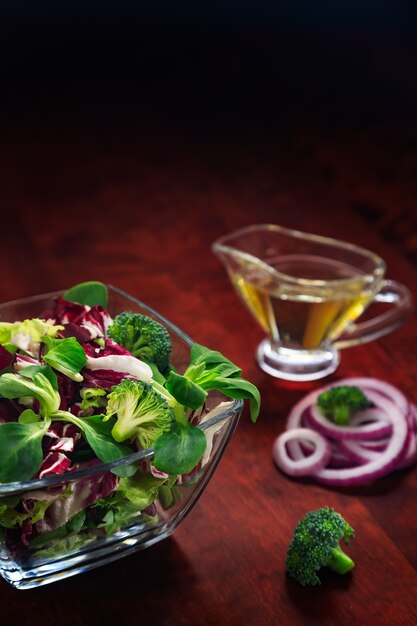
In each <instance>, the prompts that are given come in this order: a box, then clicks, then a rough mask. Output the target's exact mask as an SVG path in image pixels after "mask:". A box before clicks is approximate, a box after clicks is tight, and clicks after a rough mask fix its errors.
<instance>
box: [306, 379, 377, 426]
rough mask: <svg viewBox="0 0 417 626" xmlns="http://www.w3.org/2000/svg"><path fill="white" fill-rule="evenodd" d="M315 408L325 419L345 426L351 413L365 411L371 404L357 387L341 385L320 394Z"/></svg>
mask: <svg viewBox="0 0 417 626" xmlns="http://www.w3.org/2000/svg"><path fill="white" fill-rule="evenodd" d="M317 406H318V407H319V409H320V410H321V412H322V413H323V415H324V416H325V417H328V418H330V419H332V420H333V421H334V422H335V423H336V424H339V425H340V426H346V424H348V423H349V419H350V417H351V415H353V413H355V412H356V411H362V410H363V409H367V408H368V407H370V406H372V403H371V402H369V400H368V398H367V397H366V396H365V394H364V393H363V391H361V389H359V388H358V387H353V386H352V387H351V386H349V385H341V386H339V387H332V388H331V389H328V390H327V391H324V392H323V393H321V394H320V395H319V397H318V398H317Z"/></svg>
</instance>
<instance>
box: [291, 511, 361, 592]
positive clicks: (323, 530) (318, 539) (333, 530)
mask: <svg viewBox="0 0 417 626" xmlns="http://www.w3.org/2000/svg"><path fill="white" fill-rule="evenodd" d="M353 536H354V530H353V528H352V527H351V526H349V524H348V523H347V522H346V521H345V520H344V519H343V517H342V516H341V515H340V513H336V511H335V510H334V509H332V508H329V507H327V506H325V507H322V508H321V509H318V510H317V511H310V512H309V513H307V514H306V515H305V516H304V517H303V519H301V520H300V521H299V522H298V524H297V526H296V528H295V530H294V534H293V537H292V539H291V541H290V544H289V547H288V552H287V559H286V566H287V572H288V574H289V576H291V577H292V578H295V580H296V581H297V582H299V583H300V584H301V585H320V584H321V581H320V578H319V577H318V576H317V572H318V571H319V570H320V569H321V568H322V567H329V568H330V569H331V570H333V571H334V572H337V573H338V574H346V572H349V571H350V570H351V569H352V568H353V567H354V566H355V564H354V562H353V561H352V559H351V558H350V557H349V556H347V554H345V553H344V552H343V550H342V549H341V547H340V545H339V544H340V541H342V540H343V541H345V542H346V543H348V542H349V539H350V538H351V537H353Z"/></svg>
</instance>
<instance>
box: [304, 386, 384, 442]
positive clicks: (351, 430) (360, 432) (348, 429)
mask: <svg viewBox="0 0 417 626" xmlns="http://www.w3.org/2000/svg"><path fill="white" fill-rule="evenodd" d="M369 395H371V394H369ZM369 395H368V397H369ZM392 406H395V405H394V404H393V405H392ZM383 415H384V414H383V412H382V411H381V409H380V408H379V409H377V410H375V409H371V408H370V409H366V410H365V411H361V412H360V416H359V420H358V422H359V424H358V425H354V426H340V425H339V424H335V423H334V422H332V421H331V420H330V419H328V418H327V417H325V416H324V415H323V414H322V413H321V411H320V409H319V408H318V406H317V405H316V404H315V405H313V406H312V407H311V408H310V412H309V414H308V423H309V426H310V427H313V428H314V429H315V430H317V431H318V432H320V433H321V434H322V435H325V436H327V437H331V438H332V439H344V440H346V439H356V440H358V439H360V440H364V439H376V438H380V437H386V436H387V435H389V434H390V433H391V431H392V424H391V423H390V422H389V421H387V420H385V419H384V420H383V419H382V417H383ZM362 422H365V423H362Z"/></svg>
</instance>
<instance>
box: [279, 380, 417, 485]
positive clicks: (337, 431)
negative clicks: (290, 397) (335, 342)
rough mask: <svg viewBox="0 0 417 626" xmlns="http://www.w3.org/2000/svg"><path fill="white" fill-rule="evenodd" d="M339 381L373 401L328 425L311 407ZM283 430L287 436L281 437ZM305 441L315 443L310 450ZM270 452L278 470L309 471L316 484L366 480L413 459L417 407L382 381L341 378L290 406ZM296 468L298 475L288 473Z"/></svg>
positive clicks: (415, 455) (416, 444) (416, 446)
mask: <svg viewBox="0 0 417 626" xmlns="http://www.w3.org/2000/svg"><path fill="white" fill-rule="evenodd" d="M342 385H347V386H356V387H359V388H360V389H362V391H363V392H364V393H365V395H366V396H367V397H368V399H369V400H370V401H371V402H372V403H373V405H374V406H373V407H372V408H369V409H367V410H365V411H361V412H358V413H356V414H355V415H354V416H353V417H352V419H351V420H350V423H349V425H348V426H339V425H337V424H334V423H332V422H331V421H330V420H328V419H327V418H325V417H324V416H323V415H322V414H321V413H320V410H319V409H318V407H317V398H318V396H319V395H320V394H321V393H323V391H325V390H328V389H329V388H331V387H334V386H342ZM300 431H303V432H304V437H301V436H300ZM311 431H313V432H314V433H316V434H317V435H319V436H320V437H321V438H322V439H324V441H326V442H327V448H326V450H327V453H326V454H325V456H324V453H323V449H324V448H323V445H322V444H323V442H321V443H320V448H319V449H318V447H317V446H316V444H315V442H312V439H311V438H308V437H307V436H306V434H305V433H306V432H307V433H308V432H311ZM285 433H292V434H286V436H285V437H284V436H283V435H284V434H285ZM280 438H281V439H280ZM279 441H280V442H281V443H278V442H279ZM317 441H319V440H317ZM308 442H312V443H313V445H314V446H316V447H315V448H314V451H313V452H311V450H312V447H311V443H308ZM273 452H274V459H275V461H276V463H277V465H278V467H280V468H281V469H282V471H283V472H284V473H287V474H289V473H290V472H292V473H290V475H292V476H297V475H303V476H306V475H310V476H311V477H313V478H315V479H316V481H317V482H320V483H322V484H326V485H329V486H336V487H338V486H352V485H359V484H364V483H369V482H371V481H373V480H375V479H378V478H381V477H383V476H385V475H387V474H389V473H390V472H392V471H394V470H396V469H403V468H405V467H410V466H411V465H413V464H415V463H416V462H417V405H415V404H414V403H412V402H409V401H408V400H407V398H406V397H405V395H404V394H403V393H402V392H401V391H400V390H399V389H397V388H396V387H394V386H393V385H391V384H390V383H385V381H381V380H379V379H376V378H364V377H362V378H358V377H357V378H345V379H342V380H339V381H337V382H334V383H332V384H330V385H327V386H326V387H322V388H321V389H317V390H314V391H312V392H310V393H309V394H307V395H306V396H305V397H304V398H302V399H301V400H299V401H298V402H297V403H296V404H295V405H294V407H293V409H292V410H291V412H290V414H289V416H288V419H287V423H286V431H284V433H283V434H282V435H280V437H278V438H277V440H276V442H275V444H274V448H273ZM329 452H330V456H329V454H328V453H329ZM319 453H321V454H319ZM280 457H282V458H280ZM326 458H327V460H326ZM282 459H284V460H282ZM323 459H324V460H325V462H324V464H323ZM320 465H321V468H320V469H318V467H319V466H320ZM298 467H299V468H301V471H300V473H297V470H295V472H294V471H293V470H294V469H295V468H298Z"/></svg>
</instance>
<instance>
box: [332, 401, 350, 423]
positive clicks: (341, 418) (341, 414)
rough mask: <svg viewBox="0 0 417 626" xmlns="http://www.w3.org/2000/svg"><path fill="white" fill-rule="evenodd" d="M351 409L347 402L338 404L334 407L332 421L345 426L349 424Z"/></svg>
mask: <svg viewBox="0 0 417 626" xmlns="http://www.w3.org/2000/svg"><path fill="white" fill-rule="evenodd" d="M350 414H351V410H350V407H349V405H348V404H340V405H338V406H335V407H334V421H335V423H336V424H340V425H343V426H345V425H346V424H349V418H350Z"/></svg>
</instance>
